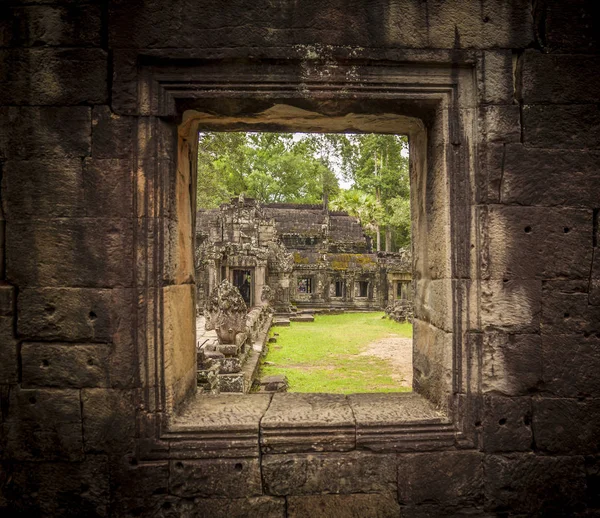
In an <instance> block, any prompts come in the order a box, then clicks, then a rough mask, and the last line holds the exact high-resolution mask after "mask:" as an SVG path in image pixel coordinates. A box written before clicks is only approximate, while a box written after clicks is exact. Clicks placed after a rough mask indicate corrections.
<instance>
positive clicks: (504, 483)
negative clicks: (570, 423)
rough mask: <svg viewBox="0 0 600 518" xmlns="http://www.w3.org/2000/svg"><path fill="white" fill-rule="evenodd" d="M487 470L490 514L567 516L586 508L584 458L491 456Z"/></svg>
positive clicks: (486, 503)
mask: <svg viewBox="0 0 600 518" xmlns="http://www.w3.org/2000/svg"><path fill="white" fill-rule="evenodd" d="M484 467H485V509H486V510H487V511H490V512H503V511H506V510H507V509H509V510H510V512H511V513H514V514H515V515H517V514H518V513H521V514H523V515H526V516H536V515H537V516H560V515H563V516H564V515H565V514H566V515H568V514H571V513H573V512H574V511H575V510H577V509H580V508H581V507H582V506H581V503H582V500H583V497H584V495H585V471H584V464H583V457H545V456H537V455H534V454H531V453H524V454H513V455H511V456H500V455H487V456H486V457H485V460H484Z"/></svg>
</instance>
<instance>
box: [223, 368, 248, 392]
mask: <svg viewBox="0 0 600 518" xmlns="http://www.w3.org/2000/svg"><path fill="white" fill-rule="evenodd" d="M219 390H220V391H221V392H246V384H245V378H244V373H242V372H240V373H237V374H221V375H219Z"/></svg>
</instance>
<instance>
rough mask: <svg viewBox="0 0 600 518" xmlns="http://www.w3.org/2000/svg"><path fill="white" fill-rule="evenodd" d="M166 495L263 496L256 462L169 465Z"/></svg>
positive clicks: (206, 461) (208, 461) (198, 462)
mask: <svg viewBox="0 0 600 518" xmlns="http://www.w3.org/2000/svg"><path fill="white" fill-rule="evenodd" d="M169 492H170V493H171V494H173V495H176V496H180V497H183V498H195V497H204V498H206V497H214V496H217V497H227V498H245V497H250V496H261V495H262V484H261V477H260V461H259V460H258V459H251V458H245V459H205V460H194V461H183V460H182V461H170V477H169Z"/></svg>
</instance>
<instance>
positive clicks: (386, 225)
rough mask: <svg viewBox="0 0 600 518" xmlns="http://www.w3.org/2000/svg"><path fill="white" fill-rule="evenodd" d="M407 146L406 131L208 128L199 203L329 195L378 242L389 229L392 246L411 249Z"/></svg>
mask: <svg viewBox="0 0 600 518" xmlns="http://www.w3.org/2000/svg"><path fill="white" fill-rule="evenodd" d="M407 146H408V144H407V139H406V137H404V136H401V135H382V134H333V133H329V134H327V133H324V134H321V133H312V134H306V133H297V134H293V133H267V132H265V133H254V132H246V133H244V132H206V133H201V134H200V136H199V150H198V197H197V199H198V207H202V208H214V207H217V206H219V205H220V204H221V203H224V202H228V201H229V200H230V199H231V198H232V197H234V196H238V195H239V194H242V193H244V194H245V195H247V196H249V197H252V198H256V199H258V200H259V201H261V202H263V203H272V202H286V203H320V202H321V201H322V199H323V197H324V196H327V198H328V199H329V201H330V203H329V204H330V207H331V208H332V209H334V210H345V211H347V212H348V213H349V214H351V215H352V216H355V217H357V218H358V219H360V221H361V223H362V224H363V226H364V227H365V230H366V231H367V232H368V233H369V234H371V235H372V236H374V237H375V236H377V242H379V241H380V239H379V237H380V233H381V230H382V229H383V230H385V235H386V244H387V246H386V249H392V248H397V247H400V246H406V245H408V244H409V243H410V192H409V175H408V157H407V153H406V150H407ZM340 183H342V186H340ZM392 243H393V246H392Z"/></svg>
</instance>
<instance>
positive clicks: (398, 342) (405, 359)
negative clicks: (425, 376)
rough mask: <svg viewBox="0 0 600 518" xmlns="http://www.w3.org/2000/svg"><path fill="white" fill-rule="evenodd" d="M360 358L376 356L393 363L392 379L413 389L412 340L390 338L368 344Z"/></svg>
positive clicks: (396, 337)
mask: <svg viewBox="0 0 600 518" xmlns="http://www.w3.org/2000/svg"><path fill="white" fill-rule="evenodd" d="M360 356H375V357H376V358H381V359H383V360H388V361H390V362H391V364H392V366H393V369H394V372H393V373H392V379H394V380H395V381H397V382H398V383H400V384H401V385H402V386H403V387H412V338H402V337H400V336H390V337H388V338H382V339H381V340H376V341H374V342H371V343H369V344H367V347H366V349H365V351H363V352H362V353H360Z"/></svg>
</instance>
